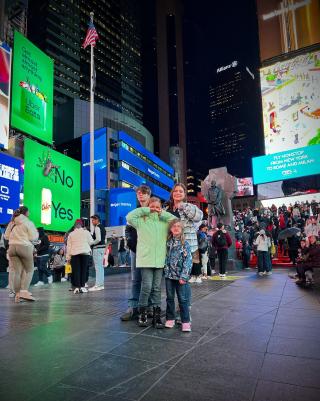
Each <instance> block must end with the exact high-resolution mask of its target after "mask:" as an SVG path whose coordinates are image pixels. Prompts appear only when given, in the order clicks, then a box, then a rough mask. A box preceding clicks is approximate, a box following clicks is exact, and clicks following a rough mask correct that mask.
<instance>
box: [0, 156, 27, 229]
mask: <svg viewBox="0 0 320 401" xmlns="http://www.w3.org/2000/svg"><path fill="white" fill-rule="evenodd" d="M22 174H23V172H22V161H21V160H19V159H16V158H14V157H11V156H8V155H6V154H4V153H2V152H0V224H7V223H9V221H10V220H11V218H12V214H13V211H14V210H15V209H18V207H19V204H20V186H21V180H22Z"/></svg>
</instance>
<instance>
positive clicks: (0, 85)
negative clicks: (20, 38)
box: [0, 44, 11, 149]
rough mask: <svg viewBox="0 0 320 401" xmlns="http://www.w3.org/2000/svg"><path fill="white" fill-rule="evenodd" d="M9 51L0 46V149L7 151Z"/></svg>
mask: <svg viewBox="0 0 320 401" xmlns="http://www.w3.org/2000/svg"><path fill="white" fill-rule="evenodd" d="M10 75H11V51H10V49H9V48H8V47H6V46H4V45H1V44H0V148H2V149H3V148H4V149H8V141H9V104H10V101H9V96H10Z"/></svg>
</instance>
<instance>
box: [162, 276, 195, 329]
mask: <svg viewBox="0 0 320 401" xmlns="http://www.w3.org/2000/svg"><path fill="white" fill-rule="evenodd" d="M166 290H167V311H166V319H167V320H175V318H176V312H175V311H176V309H175V304H174V297H175V293H177V297H178V302H179V310H180V316H181V322H182V323H189V322H190V312H189V304H190V302H191V290H190V285H189V283H186V284H180V283H179V281H178V280H171V279H169V278H166Z"/></svg>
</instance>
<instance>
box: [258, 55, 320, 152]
mask: <svg viewBox="0 0 320 401" xmlns="http://www.w3.org/2000/svg"><path fill="white" fill-rule="evenodd" d="M260 78H261V94H262V108H263V126H264V140H265V153H266V154H272V153H277V152H281V151H284V150H290V149H297V148H301V147H304V146H309V145H316V144H320V51H316V52H311V53H306V54H303V55H300V56H297V57H294V58H291V59H289V60H286V61H281V62H279V63H276V64H273V65H271V66H268V67H264V68H262V69H261V70H260Z"/></svg>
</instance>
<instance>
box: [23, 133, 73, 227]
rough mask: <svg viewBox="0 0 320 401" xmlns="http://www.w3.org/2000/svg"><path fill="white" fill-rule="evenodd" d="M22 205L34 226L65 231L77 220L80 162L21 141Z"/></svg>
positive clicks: (35, 143) (30, 142) (33, 143)
mask: <svg viewBox="0 0 320 401" xmlns="http://www.w3.org/2000/svg"><path fill="white" fill-rule="evenodd" d="M24 155H25V167H24V168H25V173H24V204H25V205H26V206H27V207H28V208H29V210H30V218H31V220H32V221H33V222H34V223H35V224H36V226H42V227H44V228H45V229H46V230H53V231H68V230H69V229H70V227H71V226H72V225H73V224H74V221H75V220H76V219H78V218H79V217H80V162H78V161H76V160H74V159H71V157H68V156H65V155H63V154H62V153H59V152H56V151H54V150H52V149H50V148H48V147H46V146H43V145H40V144H39V143H37V142H34V141H32V140H30V139H26V140H25V144H24Z"/></svg>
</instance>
